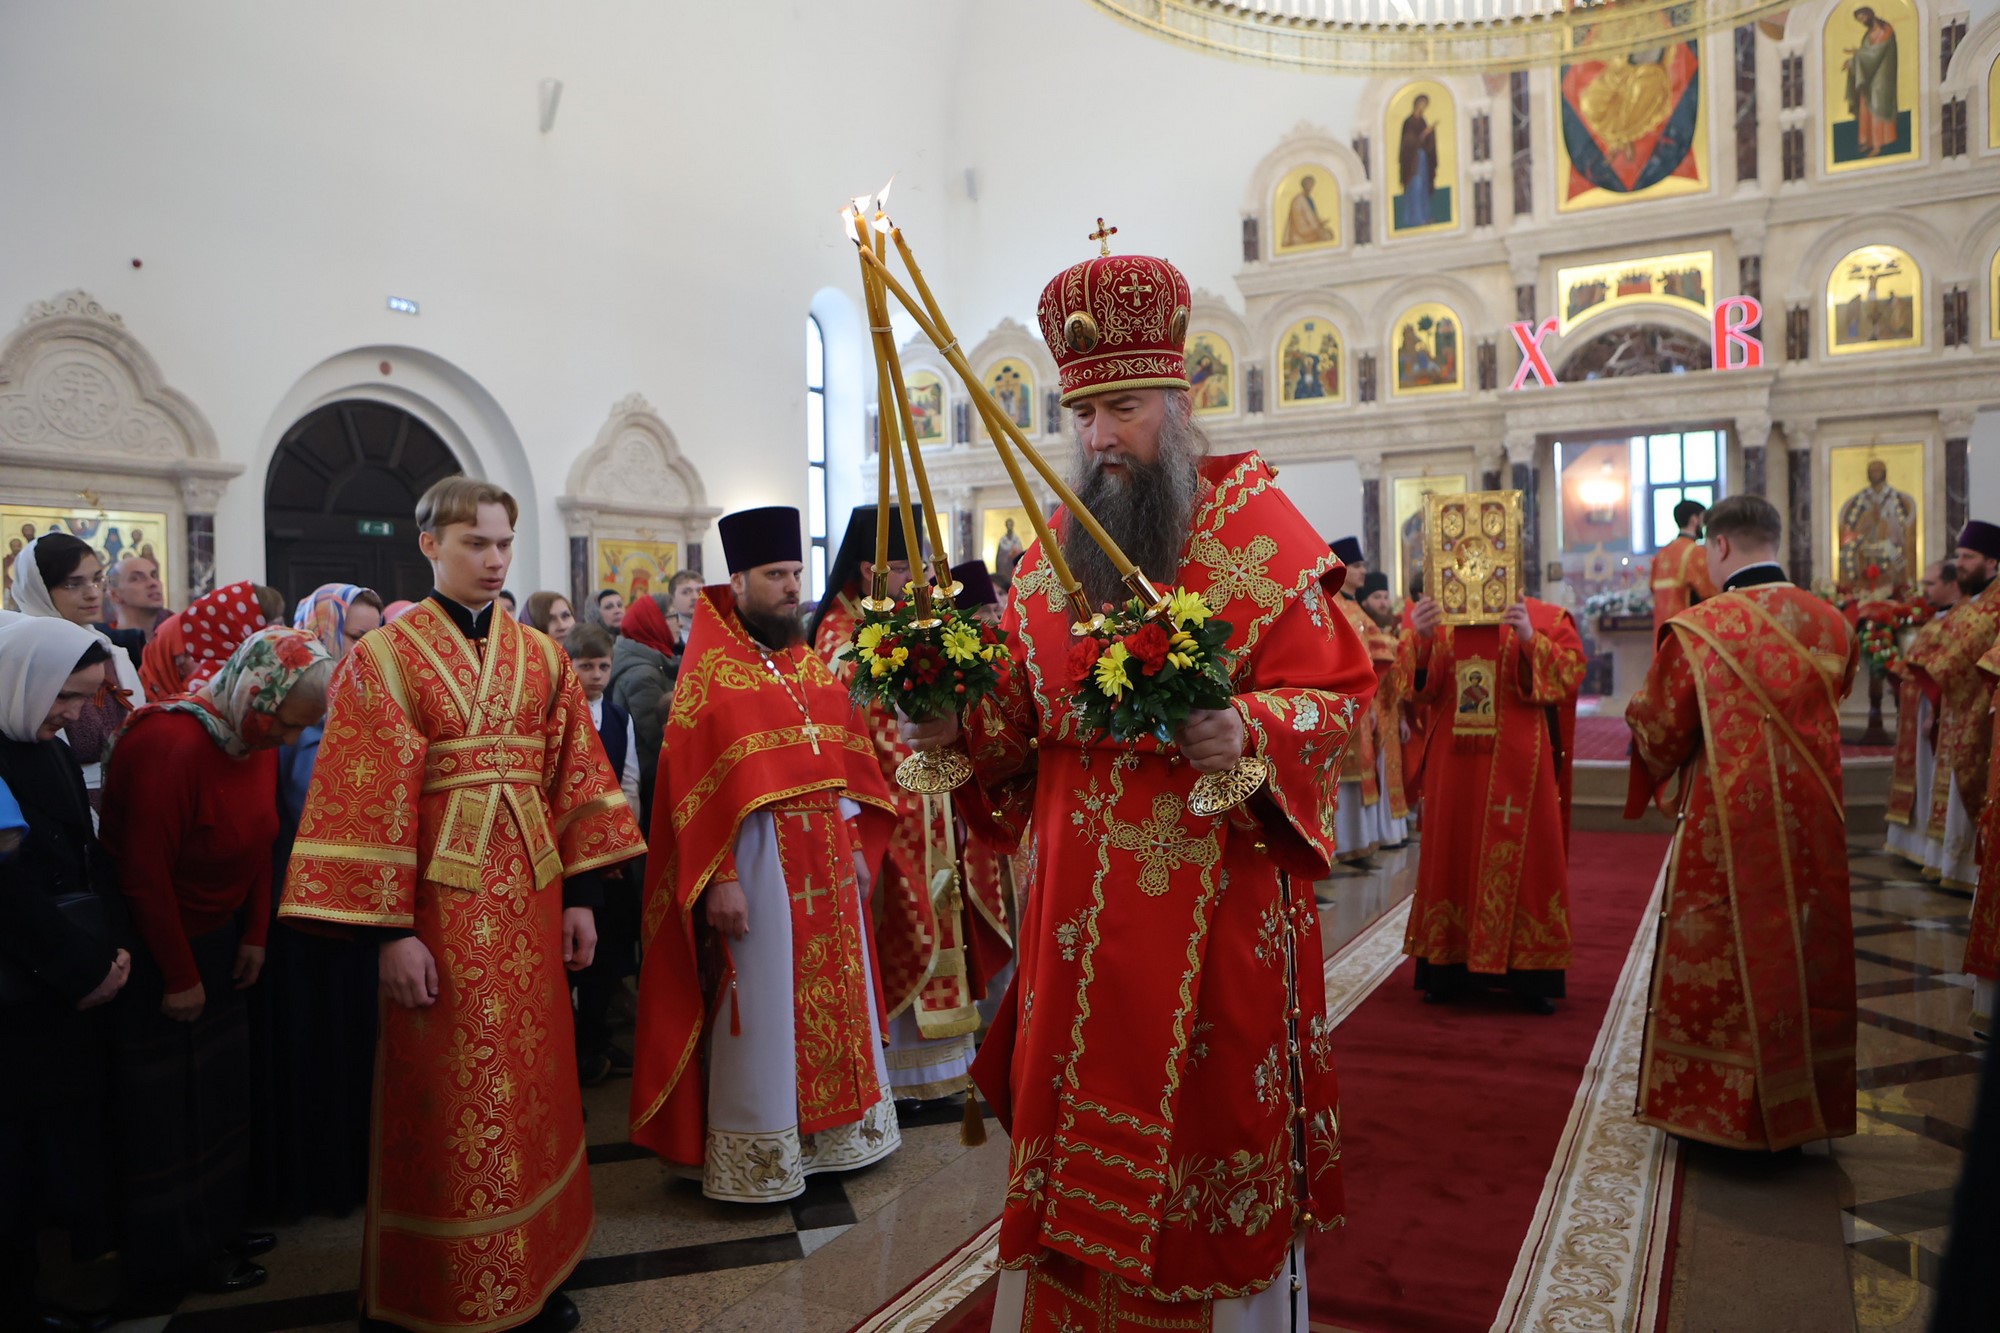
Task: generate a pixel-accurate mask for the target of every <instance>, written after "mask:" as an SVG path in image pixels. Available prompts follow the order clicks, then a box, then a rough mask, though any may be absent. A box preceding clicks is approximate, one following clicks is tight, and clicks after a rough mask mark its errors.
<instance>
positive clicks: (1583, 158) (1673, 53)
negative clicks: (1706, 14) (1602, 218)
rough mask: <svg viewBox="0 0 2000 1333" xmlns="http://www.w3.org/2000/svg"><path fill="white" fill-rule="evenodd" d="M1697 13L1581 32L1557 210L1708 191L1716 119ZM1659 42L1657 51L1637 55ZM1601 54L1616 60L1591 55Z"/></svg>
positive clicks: (1659, 15) (1666, 13)
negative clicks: (1711, 127) (1704, 75)
mask: <svg viewBox="0 0 2000 1333" xmlns="http://www.w3.org/2000/svg"><path fill="white" fill-rule="evenodd" d="M1700 12H1701V11H1700V10H1699V9H1697V8H1696V7H1693V6H1688V7H1677V8H1671V9H1648V10H1645V11H1642V12H1640V13H1636V14H1629V15H1623V16H1617V17H1613V18H1608V19H1605V20H1602V21H1600V22H1596V23H1579V24H1577V25H1576V26H1575V27H1574V28H1573V29H1572V33H1573V34H1574V35H1573V38H1572V40H1573V43H1574V45H1573V47H1572V50H1573V52H1574V58H1573V59H1572V60H1571V61H1570V62H1569V63H1568V64H1565V65H1563V66H1562V68H1561V73H1560V86H1561V94H1562V101H1561V108H1560V109H1561V116H1562V124H1561V132H1560V133H1559V134H1557V135H1556V208H1557V210H1558V211H1560V212H1565V213H1568V212H1573V211H1576V210H1580V209H1586V208H1602V207H1605V206H1606V205H1610V204H1623V203H1631V202H1634V201H1636V200H1642V199H1670V198H1675V197H1678V196H1681V195H1688V194H1700V193H1702V192H1704V191H1706V190H1707V189H1708V186H1709V176H1708V112H1707V107H1706V103H1705V102H1704V101H1703V99H1702V80H1701V46H1700V42H1699V40H1698V34H1696V33H1694V32H1693V31H1692V30H1689V29H1687V27H1686V25H1687V24H1689V23H1691V22H1693V21H1694V19H1695V18H1696V17H1697V16H1698V15H1699V13H1700ZM1655 36H1656V37H1657V38H1658V44H1657V45H1650V46H1639V47H1637V48H1636V49H1635V48H1634V47H1633V46H1632V45H1631V43H1633V42H1634V41H1636V40H1644V39H1647V38H1649V37H1655ZM1593 46H1596V47H1602V48H1604V49H1605V51H1606V52H1607V53H1606V54H1604V55H1602V56H1596V55H1593V54H1592V51H1591V48H1592V47H1593Z"/></svg>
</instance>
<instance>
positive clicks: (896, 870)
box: [806, 505, 979, 1101]
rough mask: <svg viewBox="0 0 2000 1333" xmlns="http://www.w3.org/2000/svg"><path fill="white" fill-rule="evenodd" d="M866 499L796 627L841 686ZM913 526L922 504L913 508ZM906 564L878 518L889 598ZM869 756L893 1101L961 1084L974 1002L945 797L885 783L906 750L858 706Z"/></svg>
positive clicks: (854, 620)
mask: <svg viewBox="0 0 2000 1333" xmlns="http://www.w3.org/2000/svg"><path fill="white" fill-rule="evenodd" d="M876 518H877V516H876V513H875V506H874V505H862V506H859V507H857V508H856V509H855V510H854V513H853V515H852V516H851V517H850V518H849V519H848V522H847V533H846V535H845V536H844V537H842V539H841V543H840V550H839V551H838V552H836V553H835V555H834V561H833V567H832V568H831V569H830V570H829V571H828V572H827V590H828V595H827V597H826V599H825V600H824V601H822V602H821V603H820V606H819V610H818V611H817V612H816V613H815V614H814V616H813V618H812V621H811V623H810V624H809V625H808V626H807V631H806V633H807V637H808V639H809V640H810V641H811V643H812V646H813V650H814V651H815V652H817V653H818V654H819V656H820V658H821V660H822V661H824V662H826V664H827V665H828V666H829V667H831V668H832V670H833V673H834V677H835V678H836V679H837V680H839V681H840V682H841V683H842V684H843V685H845V684H847V683H848V682H849V681H851V680H852V679H853V676H854V658H853V648H852V645H853V643H854V631H855V630H856V629H857V628H859V626H860V623H861V599H862V598H863V597H865V596H867V595H868V591H869V588H870V587H871V585H872V581H873V579H874V575H875V565H874V561H873V560H871V559H870V558H869V557H870V556H871V555H872V554H873V553H874V550H875V524H876ZM915 518H916V521H917V522H918V523H919V524H921V523H922V522H923V510H922V509H921V508H919V509H917V510H916V511H915ZM909 583H910V560H909V555H908V551H907V549H906V547H905V540H904V536H903V528H902V525H901V524H900V523H899V522H897V521H896V516H895V515H894V514H893V513H892V514H891V515H890V518H889V595H890V596H891V597H902V596H904V595H905V594H904V589H906V588H907V587H908V586H909ZM862 715H863V717H864V718H865V719H866V720H867V724H868V732H869V735H870V737H871V738H872V739H873V741H874V742H875V757H876V759H877V761H878V762H879V763H880V764H881V767H882V776H883V779H884V781H885V782H886V783H887V786H888V791H889V794H890V796H891V797H892V798H893V799H894V800H895V802H896V813H897V816H898V818H897V821H896V829H895V832H894V833H893V834H892V835H891V836H890V838H889V841H888V846H887V849H886V851H885V853H884V855H883V856H882V860H881V864H880V865H879V867H877V868H876V886H875V903H874V907H875V913H874V918H875V919H874V930H875V950H876V956H877V958H878V959H880V961H881V965H882V993H883V997H884V999H885V1001H886V1003H887V1004H888V1009H889V1057H888V1058H889V1082H890V1085H891V1086H892V1087H893V1089H894V1091H895V1095H896V1096H897V1097H902V1098H907V1099H911V1100H918V1101H924V1100H930V1099H932V1098H937V1097H945V1096H949V1095H951V1094H953V1093H957V1092H960V1091H963V1090H964V1089H966V1088H968V1087H970V1086H971V1084H972V1075H971V1072H970V1071H971V1069H972V1034H973V1033H974V1032H975V1031H976V1030H977V1029H978V1027H979V1012H978V1010H976V1009H975V1008H974V1007H973V1000H974V999H975V998H976V997H975V996H974V994H973V988H972V983H971V979H970V977H969V976H968V973H967V967H966V944H967V938H968V934H969V929H970V926H971V921H970V920H969V919H968V917H967V915H966V913H967V904H966V901H965V895H964V893H963V891H962V889H961V887H960V877H959V875H958V872H957V863H956V860H955V857H954V855H953V847H952V835H951V832H950V830H949V826H950V823H951V819H952V812H951V802H950V800H949V798H947V797H941V796H921V795H918V794H917V793H916V792H913V791H907V790H905V789H904V788H903V787H901V786H899V785H898V784H897V783H896V781H895V773H896V768H897V766H898V765H900V764H901V763H902V762H903V761H904V760H905V759H907V758H909V757H910V747H909V746H907V745H905V744H903V741H902V738H901V737H899V736H898V735H897V734H896V719H895V717H894V716H893V715H892V714H891V713H890V711H889V710H888V709H885V708H883V707H882V706H881V705H879V704H874V703H870V704H867V705H864V706H863V708H862Z"/></svg>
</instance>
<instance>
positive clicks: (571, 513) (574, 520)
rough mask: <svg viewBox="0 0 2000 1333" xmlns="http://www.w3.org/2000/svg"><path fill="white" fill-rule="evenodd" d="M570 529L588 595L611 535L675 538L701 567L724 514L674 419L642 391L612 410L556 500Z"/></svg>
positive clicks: (580, 582)
mask: <svg viewBox="0 0 2000 1333" xmlns="http://www.w3.org/2000/svg"><path fill="white" fill-rule="evenodd" d="M556 507H557V508H558V509H560V510H561V511H562V514H563V518H564V520H565V522H566V523H567V525H568V528H569V537H570V568H571V579H570V581H571V583H572V584H573V585H574V588H573V591H574V593H575V595H576V596H578V597H582V596H584V595H585V594H586V592H587V590H588V588H587V585H588V584H589V583H590V582H591V581H592V580H593V579H594V578H595V569H596V550H595V545H596V543H597V542H598V541H599V540H601V539H604V538H612V539H617V538H624V539H627V540H640V541H670V542H674V543H676V545H677V546H678V548H679V553H680V559H681V561H682V563H683V564H684V565H686V566H688V567H690V568H693V569H697V570H698V569H700V568H701V541H702V536H703V534H704V533H706V532H707V530H708V526H709V524H711V523H713V522H714V521H715V519H716V517H717V516H718V515H720V514H721V513H722V511H721V510H720V509H716V508H713V507H711V506H710V505H709V503H708V489H707V487H705V486H704V485H703V484H702V480H701V473H700V471H698V470H697V469H696V468H695V466H694V464H693V463H690V462H689V461H688V460H687V459H686V458H685V457H683V456H682V454H681V448H680V443H679V442H678V441H677V440H675V438H674V433H673V431H672V430H671V429H669V428H668V426H667V423H666V421H665V420H664V419H663V418H662V417H661V416H660V414H659V412H658V411H656V410H655V409H654V407H653V405H652V404H651V403H649V402H647V401H646V399H645V397H644V396H643V395H641V394H636V393H635V394H630V395H628V396H627V397H624V398H621V399H619V400H618V401H617V402H616V403H613V404H612V405H611V414H610V416H609V417H607V418H606V420H605V422H604V425H603V426H602V427H600V428H599V430H598V432H597V439H596V440H595V442H593V443H592V444H591V446H590V448H589V449H588V450H586V451H585V452H584V454H583V456H582V457H581V458H579V459H577V460H576V462H575V464H573V465H572V466H571V468H570V471H569V480H568V484H567V488H566V489H565V491H564V493H563V495H562V497H561V498H560V499H558V500H557V501H556Z"/></svg>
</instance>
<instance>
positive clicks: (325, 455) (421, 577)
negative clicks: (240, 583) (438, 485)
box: [264, 399, 464, 606]
mask: <svg viewBox="0 0 2000 1333" xmlns="http://www.w3.org/2000/svg"><path fill="white" fill-rule="evenodd" d="M463 471H464V468H462V467H460V466H459V462H458V458H457V456H456V455H454V454H453V453H452V452H451V449H450V448H449V447H448V446H446V444H445V442H444V441H443V440H441V439H439V438H438V436H437V432H435V431H433V430H432V429H431V428H430V427H429V426H426V425H425V424H424V423H423V422H421V421H419V420H418V419H417V418H416V417H414V416H411V415H410V414H409V413H408V412H405V411H403V410H402V409H401V408H397V407H391V406H389V405H388V404H386V403H375V402H367V401H364V400H360V399H354V400H350V401H345V402H338V403H329V404H327V405H326V406H325V407H322V408H318V409H315V410H314V411H313V412H311V413H309V414H308V415H306V416H304V417H301V418H300V419H299V420H298V421H297V422H296V423H295V424H294V425H293V426H292V428H291V429H290V430H289V431H287V432H285V438H284V439H283V441H281V442H280V443H279V445H278V452H277V455H276V457H274V458H273V459H272V460H271V471H270V475H269V476H268V478H267V479H266V481H265V485H264V558H265V578H266V579H267V580H268V581H269V582H270V584H271V586H273V587H275V588H277V589H278V590H279V591H280V592H282V593H284V594H285V601H286V603H287V604H288V605H292V606H296V605H297V604H298V602H299V599H300V598H302V597H304V596H305V595H306V594H308V593H310V592H311V591H312V590H313V589H315V588H317V587H319V586H320V585H321V584H323V583H358V584H360V585H361V586H362V587H364V588H373V589H375V591H377V592H379V593H381V594H382V599H383V600H384V601H389V602H393V601H397V600H399V599H406V598H407V599H415V598H418V597H421V596H423V595H424V593H425V592H426V591H428V590H429V588H430V586H431V571H430V565H429V564H428V563H427V562H426V561H425V560H424V557H423V553H422V552H421V551H419V550H418V549H417V526H416V519H415V517H414V515H415V513H416V507H417V497H418V496H420V495H422V494H423V493H424V491H425V490H426V489H428V488H429V487H430V486H431V484H432V483H434V482H436V481H439V480H441V479H443V478H445V477H450V476H456V475H457V474H458V473H460V472H463Z"/></svg>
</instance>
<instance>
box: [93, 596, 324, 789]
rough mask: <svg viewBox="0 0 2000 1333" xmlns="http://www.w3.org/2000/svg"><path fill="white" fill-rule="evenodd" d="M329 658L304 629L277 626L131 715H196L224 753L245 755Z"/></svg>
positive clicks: (258, 746) (261, 741)
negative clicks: (303, 680) (202, 677)
mask: <svg viewBox="0 0 2000 1333" xmlns="http://www.w3.org/2000/svg"><path fill="white" fill-rule="evenodd" d="M245 586H248V585H245ZM331 660H332V654H330V653H328V652H327V650H326V646H325V645H324V644H322V643H321V642H320V641H319V640H318V639H316V638H314V637H313V636H312V635H310V634H308V633H306V632H305V631H304V630H302V629H286V628H284V627H283V626H277V625H274V626H271V627H270V628H268V629H261V630H258V631H257V632H256V633H255V634H252V635H251V636H250V637H249V638H248V639H246V640H244V641H243V645H242V647H240V648H238V649H237V650H236V651H235V652H234V653H232V654H230V656H229V660H228V661H227V662H224V663H223V664H222V666H221V668H220V669H219V670H217V671H216V672H215V674H214V675H213V676H211V677H210V678H209V679H208V680H207V681H206V682H204V683H203V684H202V685H201V687H200V688H199V689H197V690H195V692H194V693H192V694H189V695H186V696H184V697H182V698H179V699H169V700H167V701H166V702H165V703H157V704H148V705H147V706H146V707H144V708H142V709H140V710H139V711H138V712H136V713H134V714H133V715H132V721H134V722H136V721H137V720H138V719H139V718H141V717H143V716H145V715H146V714H147V713H152V712H162V713H192V714H193V715H194V717H195V719H196V720H197V721H199V722H200V723H201V725H202V726H203V727H205V728H207V729H208V735H209V739H211V740H213V741H214V742H215V743H216V744H217V745H218V746H220V747H221V749H222V751H223V752H224V753H225V754H228V755H230V756H231V757H233V758H236V759H241V758H243V756H245V755H247V754H249V753H250V752H251V751H252V750H259V749H264V748H266V739H267V738H268V737H269V736H270V734H271V728H272V727H273V726H274V725H275V724H276V719H277V714H278V709H279V708H280V707H281V706H282V705H283V704H284V702H285V697H286V696H287V695H289V694H290V693H291V692H292V687H293V686H294V685H297V684H298V683H299V677H301V676H303V675H305V673H306V672H307V671H308V670H310V669H311V668H312V666H313V664H314V663H315V662H327V661H331ZM126 726H128V727H129V726H131V723H130V722H128V723H127V724H126ZM107 758H108V756H107Z"/></svg>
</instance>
